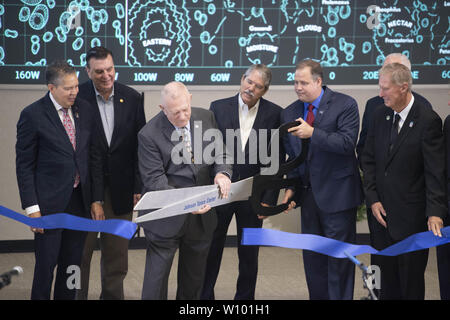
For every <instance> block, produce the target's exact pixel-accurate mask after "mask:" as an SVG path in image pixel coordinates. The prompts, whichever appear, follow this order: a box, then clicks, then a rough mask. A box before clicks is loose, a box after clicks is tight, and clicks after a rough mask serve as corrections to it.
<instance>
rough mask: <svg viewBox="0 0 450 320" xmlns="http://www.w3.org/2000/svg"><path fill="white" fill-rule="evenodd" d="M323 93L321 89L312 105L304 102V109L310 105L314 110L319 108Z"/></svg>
mask: <svg viewBox="0 0 450 320" xmlns="http://www.w3.org/2000/svg"><path fill="white" fill-rule="evenodd" d="M323 92H324V91H323V88H322V91H321V92H320V95H319V96H318V97H317V99H316V100H314V101H313V102H312V103H307V102H304V105H305V108H307V107H308V106H309V105H310V104H312V105H313V106H314V108H316V109H317V108H319V105H320V100H322V96H323Z"/></svg>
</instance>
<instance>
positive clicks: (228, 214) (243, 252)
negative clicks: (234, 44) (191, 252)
mask: <svg viewBox="0 0 450 320" xmlns="http://www.w3.org/2000/svg"><path fill="white" fill-rule="evenodd" d="M271 79H272V73H271V71H270V69H269V68H268V67H267V66H265V65H262V64H255V65H252V66H250V67H249V68H248V69H247V71H246V72H245V74H244V75H242V78H241V86H240V90H239V93H238V94H236V95H235V96H233V97H230V98H225V99H221V100H216V101H213V102H212V103H211V106H210V110H211V111H212V112H213V113H214V116H215V118H216V121H217V125H218V127H219V129H220V131H221V132H222V136H223V138H224V142H228V146H227V147H229V148H231V145H230V141H226V140H227V139H226V138H227V130H232V132H236V130H239V134H237V135H235V136H234V141H233V146H234V149H233V150H229V151H230V153H232V154H233V156H234V157H233V163H234V165H233V177H232V182H236V181H239V180H242V179H246V178H248V177H252V176H254V175H255V174H259V173H260V170H261V167H262V163H263V162H264V161H263V160H262V159H261V152H260V151H261V150H260V147H261V146H260V145H262V144H261V142H260V140H261V138H262V137H264V139H265V141H267V144H268V143H269V142H270V137H271V133H272V131H271V130H272V129H277V128H278V127H279V126H280V113H281V110H282V109H281V107H280V106H278V105H276V104H274V103H272V102H270V101H268V100H266V99H264V98H263V95H264V94H265V93H266V92H267V91H268V90H269V86H270V82H271ZM267 144H266V146H265V148H266V150H264V152H263V153H262V154H264V155H266V154H267V152H268V150H267V148H268V145H267ZM253 157H254V158H255V160H253V161H252V160H251V159H252V158H253ZM239 159H242V160H239ZM277 199H278V191H277V192H273V191H271V190H269V191H266V192H265V194H264V195H263V199H262V202H263V203H265V204H270V205H273V204H275V203H276V201H277ZM216 210H217V217H218V223H217V228H216V230H215V231H214V238H213V242H212V244H211V248H210V250H209V255H208V264H207V268H206V274H205V283H204V286H203V293H202V299H214V298H215V296H214V286H215V284H216V280H217V276H218V274H219V269H220V264H221V260H222V254H223V248H224V245H225V240H226V236H227V231H228V227H229V225H230V222H231V219H232V217H233V215H235V217H236V224H237V236H238V237H237V238H238V239H237V240H238V243H237V245H238V258H239V276H238V279H237V287H236V294H235V296H234V298H235V299H236V300H253V299H255V287H256V279H257V273H258V252H259V247H257V246H243V245H241V238H242V230H243V228H261V226H262V224H263V220H262V219H260V218H258V216H257V212H255V211H254V210H253V208H252V207H251V205H250V201H248V200H247V201H238V202H235V203H230V204H226V205H223V206H220V207H218V208H216Z"/></svg>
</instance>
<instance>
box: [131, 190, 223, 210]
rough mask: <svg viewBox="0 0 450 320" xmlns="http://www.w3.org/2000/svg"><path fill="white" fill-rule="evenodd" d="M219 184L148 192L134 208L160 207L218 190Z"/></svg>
mask: <svg viewBox="0 0 450 320" xmlns="http://www.w3.org/2000/svg"><path fill="white" fill-rule="evenodd" d="M217 188H218V187H217V185H207V186H198V187H190V188H178V189H167V190H157V191H150V192H147V193H146V194H144V195H143V196H142V198H141V199H140V200H139V202H138V203H137V204H136V206H135V207H134V210H147V209H159V208H163V207H165V206H169V205H171V204H173V203H174V202H176V201H178V200H182V199H187V198H191V197H193V196H196V195H199V194H202V193H204V192H208V191H212V190H217Z"/></svg>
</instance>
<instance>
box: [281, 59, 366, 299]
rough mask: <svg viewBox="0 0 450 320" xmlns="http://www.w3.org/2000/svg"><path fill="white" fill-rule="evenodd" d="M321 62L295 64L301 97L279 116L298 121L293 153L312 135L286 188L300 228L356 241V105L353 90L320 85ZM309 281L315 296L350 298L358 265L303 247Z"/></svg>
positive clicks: (289, 143)
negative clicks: (290, 186)
mask: <svg viewBox="0 0 450 320" xmlns="http://www.w3.org/2000/svg"><path fill="white" fill-rule="evenodd" d="M322 81H323V70H322V67H321V65H320V63H318V62H316V61H313V60H309V59H307V60H303V61H301V62H300V63H299V64H297V66H296V71H295V92H296V93H297V95H298V100H297V101H295V102H294V103H292V104H291V105H289V106H288V107H287V108H286V109H284V110H283V111H282V113H281V122H282V123H286V122H290V121H294V120H297V121H300V122H301V124H300V125H298V126H295V127H292V128H291V129H289V132H290V133H291V134H289V135H287V136H286V137H285V141H284V147H285V149H286V153H287V154H288V155H289V159H293V158H295V157H297V156H298V155H299V154H300V153H301V148H302V142H301V139H309V140H310V141H309V151H308V156H307V159H306V161H305V163H303V164H302V165H300V166H299V167H298V168H296V169H295V170H293V171H292V172H291V173H289V174H288V178H294V177H296V178H298V185H297V186H296V188H295V190H294V189H288V190H286V193H285V197H284V200H283V201H284V202H285V203H286V202H288V201H289V199H292V198H293V197H294V196H295V198H294V200H295V201H292V202H290V208H289V209H291V208H292V207H293V206H294V205H296V204H300V206H301V228H302V233H308V234H316V235H320V236H325V237H328V238H332V239H336V240H340V241H344V242H349V243H355V241H356V210H357V207H358V205H359V204H360V203H361V202H362V188H361V179H360V175H359V170H358V164H357V160H356V157H355V146H356V141H357V138H358V130H359V113H358V105H357V103H356V101H355V99H353V98H352V97H350V96H347V95H345V94H342V93H339V92H335V91H333V90H331V89H330V88H328V87H326V86H322ZM303 262H304V266H305V274H306V282H307V284H308V290H309V296H310V299H312V300H317V299H320V300H329V299H330V300H331V299H333V300H341V299H346V300H352V299H353V287H354V278H355V273H354V272H355V269H354V265H353V264H352V263H351V262H350V261H347V260H345V259H336V258H332V257H328V256H325V255H322V254H319V253H315V252H312V251H307V250H304V251H303Z"/></svg>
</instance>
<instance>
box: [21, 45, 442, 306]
mask: <svg viewBox="0 0 450 320" xmlns="http://www.w3.org/2000/svg"><path fill="white" fill-rule="evenodd" d="M86 61H87V66H86V72H87V74H88V76H89V78H90V80H89V81H88V82H86V83H84V84H82V85H80V87H79V94H78V96H77V93H78V80H77V78H76V73H75V71H74V69H73V68H72V67H70V66H69V65H68V64H67V63H65V62H56V63H53V64H51V65H50V66H49V67H48V68H47V82H48V88H49V93H47V95H46V96H45V97H44V98H42V99H40V100H39V101H37V102H35V103H33V104H32V105H30V106H28V107H26V108H25V109H24V110H23V111H22V113H21V116H20V119H19V122H18V125H17V145H16V153H17V178H18V183H19V190H20V195H21V200H22V206H23V207H24V209H26V211H27V213H28V214H30V216H31V217H38V216H41V215H46V214H52V213H56V212H67V213H73V214H77V215H80V216H87V215H88V212H90V214H91V217H92V219H112V218H115V219H117V218H119V219H127V220H130V219H131V215H132V208H133V205H134V204H136V202H137V201H138V199H139V198H140V195H141V194H143V193H145V192H149V191H155V190H165V189H172V188H184V187H192V186H198V185H207V184H213V183H215V184H217V185H218V187H219V190H220V194H221V196H222V197H227V196H228V193H229V192H230V186H231V182H235V181H239V180H242V179H245V178H248V177H251V176H253V175H255V174H258V173H260V170H261V168H262V167H263V166H264V165H263V161H262V160H261V159H260V158H259V155H260V154H261V153H260V151H261V150H259V149H260V148H265V147H267V146H263V144H262V143H260V141H259V139H261V137H262V135H261V134H256V135H255V136H256V139H257V140H256V141H253V142H252V141H251V140H250V139H249V137H250V136H251V135H252V131H253V130H256V131H257V132H264V133H265V134H266V135H267V136H266V137H265V141H270V133H271V129H276V128H278V127H279V126H280V125H281V124H283V123H286V122H291V121H294V120H296V121H298V122H299V123H300V124H299V125H297V126H294V127H292V128H290V129H289V132H290V134H288V135H287V136H285V137H284V138H283V140H282V141H281V148H280V156H281V157H282V158H283V157H284V155H285V154H287V156H288V157H289V159H292V158H295V157H297V156H298V155H299V154H300V153H301V151H302V140H307V142H308V143H307V144H306V145H308V155H307V158H306V160H305V162H304V163H303V164H301V165H300V166H299V167H298V168H296V169H294V170H293V171H292V172H290V173H289V174H288V177H290V178H296V181H297V184H296V185H295V186H294V187H292V188H289V189H287V190H286V191H285V193H284V197H283V199H282V201H283V202H284V203H287V204H288V209H287V210H286V212H288V211H290V210H291V209H293V208H294V207H296V206H300V207H301V227H302V232H303V233H309V234H316V235H321V236H326V237H329V238H333V239H336V240H340V241H345V242H351V243H354V242H355V241H356V211H357V207H358V205H360V204H361V203H362V201H363V199H364V194H365V197H366V203H367V207H368V209H369V210H368V214H369V215H370V217H369V226H370V230H371V239H372V242H373V243H374V244H376V248H377V249H383V248H384V247H387V246H389V245H391V244H393V243H396V242H398V241H400V240H402V239H404V238H406V237H407V236H408V235H411V234H413V233H415V232H420V231H424V230H427V229H428V230H431V231H433V232H434V233H435V234H436V235H440V228H442V226H443V224H444V219H445V217H446V215H447V214H448V212H447V203H446V202H447V200H446V198H445V195H446V185H445V176H444V171H445V167H446V166H445V163H444V161H445V160H444V159H445V158H444V139H443V134H442V121H441V120H440V118H439V116H438V115H437V114H436V113H435V112H434V111H432V109H431V108H430V107H427V106H425V105H424V103H423V102H422V101H421V99H420V98H417V97H418V95H416V94H415V93H412V92H411V83H412V80H411V72H410V70H409V69H408V68H407V67H405V66H404V65H403V64H400V63H395V61H393V62H394V63H392V62H389V63H387V62H388V61H389V60H388V59H387V61H386V63H385V66H383V68H382V69H381V70H380V81H379V84H380V97H381V98H382V100H378V101H375V100H374V101H371V104H370V105H373V106H374V107H373V108H372V107H371V108H370V109H369V108H366V113H369V112H370V115H366V113H365V115H364V117H363V132H364V135H363V133H361V137H360V145H359V147H360V148H357V151H358V155H359V160H360V161H359V163H360V165H361V167H362V169H363V173H364V190H363V185H362V183H361V178H360V173H359V168H358V160H357V158H356V155H355V148H356V146H357V140H358V132H359V113H358V106H357V103H356V101H355V100H354V99H353V98H352V97H350V96H348V95H345V94H342V93H339V92H336V91H333V90H331V89H330V88H328V87H327V86H325V85H324V84H323V70H322V67H321V65H320V63H318V62H315V61H313V60H309V59H307V60H303V61H301V62H300V63H299V64H297V66H296V71H295V79H294V80H295V81H294V83H295V92H296V94H297V96H298V100H296V101H295V102H294V103H292V104H291V105H289V106H288V107H287V108H285V109H282V108H281V107H280V106H278V105H276V104H274V103H272V102H270V101H268V100H266V99H264V98H263V96H264V95H265V94H266V93H267V91H268V89H269V86H270V83H271V78H272V75H271V71H270V69H269V68H267V67H266V66H264V65H260V64H257V65H252V66H251V67H250V68H248V69H247V71H246V72H245V73H244V75H243V76H242V78H241V83H240V89H239V92H238V94H236V95H235V96H232V97H229V98H226V99H220V100H217V101H213V102H212V103H211V106H210V110H205V109H201V108H195V107H192V106H191V101H192V95H191V94H190V92H189V91H188V89H187V88H186V86H185V85H184V84H182V83H180V82H171V83H168V84H167V85H165V86H164V87H163V89H162V90H161V101H160V105H159V107H160V109H161V112H160V113H158V114H157V115H156V116H155V117H154V118H152V119H151V120H150V121H149V122H148V123H147V124H145V115H144V110H143V98H142V96H141V95H139V94H138V93H137V92H136V91H134V90H133V89H131V88H129V87H127V86H124V85H122V84H120V83H117V82H115V81H114V78H115V72H114V62H113V56H112V53H111V52H110V51H109V50H107V49H105V48H102V47H96V48H93V49H91V50H90V51H89V52H88V54H87V59H86ZM369 118H370V120H369ZM198 121H200V122H201V123H202V126H201V130H202V131H203V132H204V131H206V130H210V129H216V130H218V131H220V132H221V133H222V136H223V138H224V139H223V141H222V140H220V141H219V140H215V141H214V144H215V145H216V146H217V147H216V148H215V149H214V150H215V151H216V152H215V153H214V154H213V157H214V161H213V162H208V163H206V162H197V161H195V159H197V157H195V156H194V153H195V151H196V148H192V146H194V145H196V144H200V145H202V146H203V147H205V146H206V145H205V144H206V143H209V141H196V140H195V139H199V138H198V137H200V138H202V137H203V132H202V134H199V135H194V134H193V131H194V130H196V129H197V127H198V126H196V122H198ZM447 122H448V121H447ZM367 123H370V125H369V129H368V130H365V127H366V126H367ZM446 128H447V131H446V132H447V135H448V131H450V130H448V125H447V126H446ZM230 129H232V130H235V131H236V132H237V134H236V135H235V136H234V139H235V140H234V141H233V142H234V143H232V144H228V143H227V144H226V142H228V141H226V139H225V137H227V134H226V131H227V130H230ZM364 130H365V131H364ZM366 136H367V138H365V137H366ZM174 137H175V138H174ZM363 137H364V141H363V142H362V143H361V140H362V139H363ZM448 140H450V139H448ZM250 143H255V144H256V145H257V147H256V152H257V153H258V156H257V157H256V159H257V160H256V163H254V162H251V161H250V158H251V155H250V153H251V152H254V151H255V149H251V146H250ZM179 144H181V145H182V151H181V155H182V156H183V159H184V161H182V163H175V162H174V161H173V159H172V157H173V155H174V154H173V150H174V148H175V147H176V146H177V145H179ZM230 145H231V146H233V148H232V149H231V147H230ZM227 148H228V149H227ZM201 150H202V149H201ZM264 151H265V152H264V154H267V151H268V150H264ZM449 158H450V157H449ZM240 159H245V161H244V163H242V161H240ZM277 199H278V191H273V190H267V191H266V193H265V194H264V195H263V197H262V199H261V204H262V205H264V206H270V205H274V204H276V202H277ZM144 213H147V212H140V213H139V214H144ZM233 215H235V217H236V223H237V233H238V258H239V276H238V279H237V286H236V293H235V297H234V298H235V299H247V300H248V299H254V298H255V287H256V280H257V271H258V247H256V246H242V245H241V244H240V243H241V237H242V230H243V228H247V227H261V226H262V221H263V219H264V218H265V217H263V216H261V215H258V212H255V211H254V209H253V208H252V206H251V205H250V202H249V201H238V202H235V203H230V204H227V205H223V206H220V207H217V208H211V207H209V206H208V205H205V206H203V207H202V208H201V209H199V210H198V211H195V212H192V213H191V214H187V215H179V216H174V217H170V218H166V219H161V220H156V221H150V222H146V223H144V224H143V228H144V233H145V237H146V241H147V253H146V266H145V273H144V283H143V289H142V299H167V293H168V278H169V274H170V270H171V265H172V262H173V259H174V255H175V252H176V251H177V250H179V260H178V287H177V298H178V299H200V298H201V299H214V298H215V294H214V287H215V282H216V279H217V276H218V273H219V270H220V264H221V259H222V253H223V248H224V244H225V239H226V234H227V230H228V227H229V224H230V221H231V219H232V217H233ZM32 231H33V232H35V240H36V241H35V244H36V250H35V252H36V267H35V277H34V281H33V290H32V298H33V299H49V297H50V289H51V283H52V279H53V270H54V269H55V266H56V265H58V272H57V275H56V282H55V293H54V297H55V299H72V298H75V297H77V298H78V299H86V298H87V290H88V283H89V266H90V260H91V256H92V250H93V249H94V248H95V246H96V241H97V234H96V233H93V234H89V235H87V234H86V233H84V232H75V231H70V230H39V229H37V230H36V229H33V230H32ZM100 247H101V249H102V258H101V271H102V272H101V274H102V293H101V298H103V299H123V298H124V295H123V279H124V278H125V275H126V273H127V266H128V261H127V250H128V242H127V241H126V240H123V239H121V238H119V237H115V236H111V235H106V234H101V235H100ZM440 256H441V259H440V270H444V269H445V268H446V267H448V252H447V251H443V253H442V254H441V255H440ZM427 257H428V251H427V250H421V251H418V252H415V253H411V254H406V255H401V256H399V257H389V258H379V260H377V264H378V265H379V266H380V267H381V273H382V285H381V293H380V297H381V298H384V299H423V297H424V281H423V276H424V271H425V267H426V262H427ZM303 260H304V267H305V274H306V280H307V285H308V290H309V294H310V298H311V299H325V300H328V299H353V287H354V272H355V271H354V265H353V264H352V263H351V262H350V261H348V260H346V259H336V258H332V257H328V256H325V255H321V254H318V253H314V252H309V251H304V252H303ZM70 265H81V274H82V281H81V288H78V289H79V290H78V291H76V292H75V291H74V290H70V289H68V288H67V286H66V280H67V276H68V274H67V273H66V269H67V267H68V266H70ZM446 273H448V272H446ZM443 274H444V273H443ZM442 278H443V279H444V278H445V276H444V275H443V276H442ZM446 279H447V281H448V277H447V278H446ZM443 281H444V280H443Z"/></svg>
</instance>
